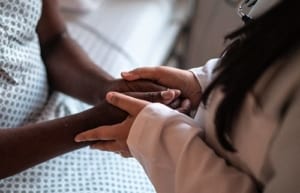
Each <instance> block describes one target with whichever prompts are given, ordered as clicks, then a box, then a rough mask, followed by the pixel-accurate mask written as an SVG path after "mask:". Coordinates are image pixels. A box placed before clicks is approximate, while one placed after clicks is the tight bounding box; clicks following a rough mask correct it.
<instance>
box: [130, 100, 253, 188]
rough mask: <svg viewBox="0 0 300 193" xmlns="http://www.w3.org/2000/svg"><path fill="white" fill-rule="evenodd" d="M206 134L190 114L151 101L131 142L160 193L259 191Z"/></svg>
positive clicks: (142, 113) (136, 121) (139, 118)
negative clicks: (219, 153)
mask: <svg viewBox="0 0 300 193" xmlns="http://www.w3.org/2000/svg"><path fill="white" fill-rule="evenodd" d="M149 128H151V129H149ZM202 136H203V130H201V129H200V128H199V127H198V123H197V122H195V121H194V120H193V119H191V118H190V117H187V116H184V115H182V114H179V113H178V112H176V111H173V110H171V109H169V108H167V107H165V106H163V105H159V104H151V105H148V106H147V107H146V108H144V109H143V110H142V112H141V113H140V114H139V115H138V117H137V118H136V120H135V122H134V124H133V126H132V127H131V130H130V134H129V137H128V140H127V143H128V146H129V149H130V151H131V153H132V155H134V157H136V158H137V159H138V160H139V162H140V163H141V164H142V165H143V167H144V168H145V169H146V173H147V174H148V175H149V179H150V180H151V181H152V183H153V185H154V187H155V188H156V191H157V192H158V193H160V192H189V193H196V192H205V193H215V192H218V193H231V192H238V193H257V191H256V184H255V182H253V181H252V179H251V177H250V176H249V175H248V174H247V173H243V172H241V171H240V170H238V169H236V168H235V167H232V166H230V165H228V164H226V161H225V159H223V158H222V157H219V156H218V155H217V154H216V153H215V152H214V150H213V149H212V148H211V147H209V146H208V145H207V144H206V143H205V142H204V140H202V139H201V137H202ZM141 143H142V144H143V145H140V144H141ZM191 176H192V177H191Z"/></svg>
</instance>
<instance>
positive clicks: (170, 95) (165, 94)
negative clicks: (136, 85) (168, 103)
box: [160, 90, 174, 100]
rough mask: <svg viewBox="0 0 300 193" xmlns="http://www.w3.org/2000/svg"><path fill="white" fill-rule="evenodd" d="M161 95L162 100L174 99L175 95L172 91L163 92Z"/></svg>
mask: <svg viewBox="0 0 300 193" xmlns="http://www.w3.org/2000/svg"><path fill="white" fill-rule="evenodd" d="M160 94H161V96H162V98H163V99H165V100H169V99H172V98H173V97H174V93H173V92H172V91H170V90H165V91H162V92H161V93H160Z"/></svg>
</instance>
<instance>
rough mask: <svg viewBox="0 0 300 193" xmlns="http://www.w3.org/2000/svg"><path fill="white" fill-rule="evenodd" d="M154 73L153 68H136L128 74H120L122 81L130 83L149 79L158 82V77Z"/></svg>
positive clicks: (154, 69)
mask: <svg viewBox="0 0 300 193" xmlns="http://www.w3.org/2000/svg"><path fill="white" fill-rule="evenodd" d="M155 72H156V68H155V67H144V68H137V69H134V70H132V71H129V72H122V73H121V76H122V78H123V79H125V80H128V81H132V80H138V79H151V80H154V81H155V80H159V75H158V73H155Z"/></svg>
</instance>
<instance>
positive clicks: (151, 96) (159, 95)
mask: <svg viewBox="0 0 300 193" xmlns="http://www.w3.org/2000/svg"><path fill="white" fill-rule="evenodd" d="M125 94H126V95H129V96H132V97H134V98H138V99H142V100H146V101H149V102H159V103H163V104H169V103H171V102H172V101H173V100H175V99H176V98H178V97H179V96H180V94H181V92H180V90H177V89H167V90H165V91H157V92H126V93H125Z"/></svg>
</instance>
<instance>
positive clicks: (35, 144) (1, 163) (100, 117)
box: [0, 102, 126, 179]
mask: <svg viewBox="0 0 300 193" xmlns="http://www.w3.org/2000/svg"><path fill="white" fill-rule="evenodd" d="M125 116H126V114H125V113H123V112H121V111H119V110H117V109H116V108H114V107H112V106H110V105H108V104H107V103H104V102H103V103H101V104H100V105H97V107H95V108H92V109H90V110H87V111H84V112H82V113H79V114H75V115H72V116H68V117H65V118H61V119H57V120H53V121H48V122H43V123H38V124H32V125H27V126H24V127H20V128H10V129H1V130H0V155H1V159H0V179H1V178H4V177H7V176H10V175H13V174H15V173H18V172H20V171H22V170H24V169H27V168H29V167H32V166H34V165H36V164H38V163H41V162H43V161H46V160H48V159H51V158H53V157H55V156H58V155H60V154H63V153H66V152H69V151H72V150H75V149H77V148H80V147H83V146H85V145H87V144H86V143H83V144H82V143H80V144H78V143H75V142H74V139H73V138H74V136H75V135H76V134H78V133H80V132H82V131H85V130H88V129H92V128H95V127H96V126H99V125H106V124H113V123H117V122H120V121H121V120H123V119H124V118H125Z"/></svg>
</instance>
